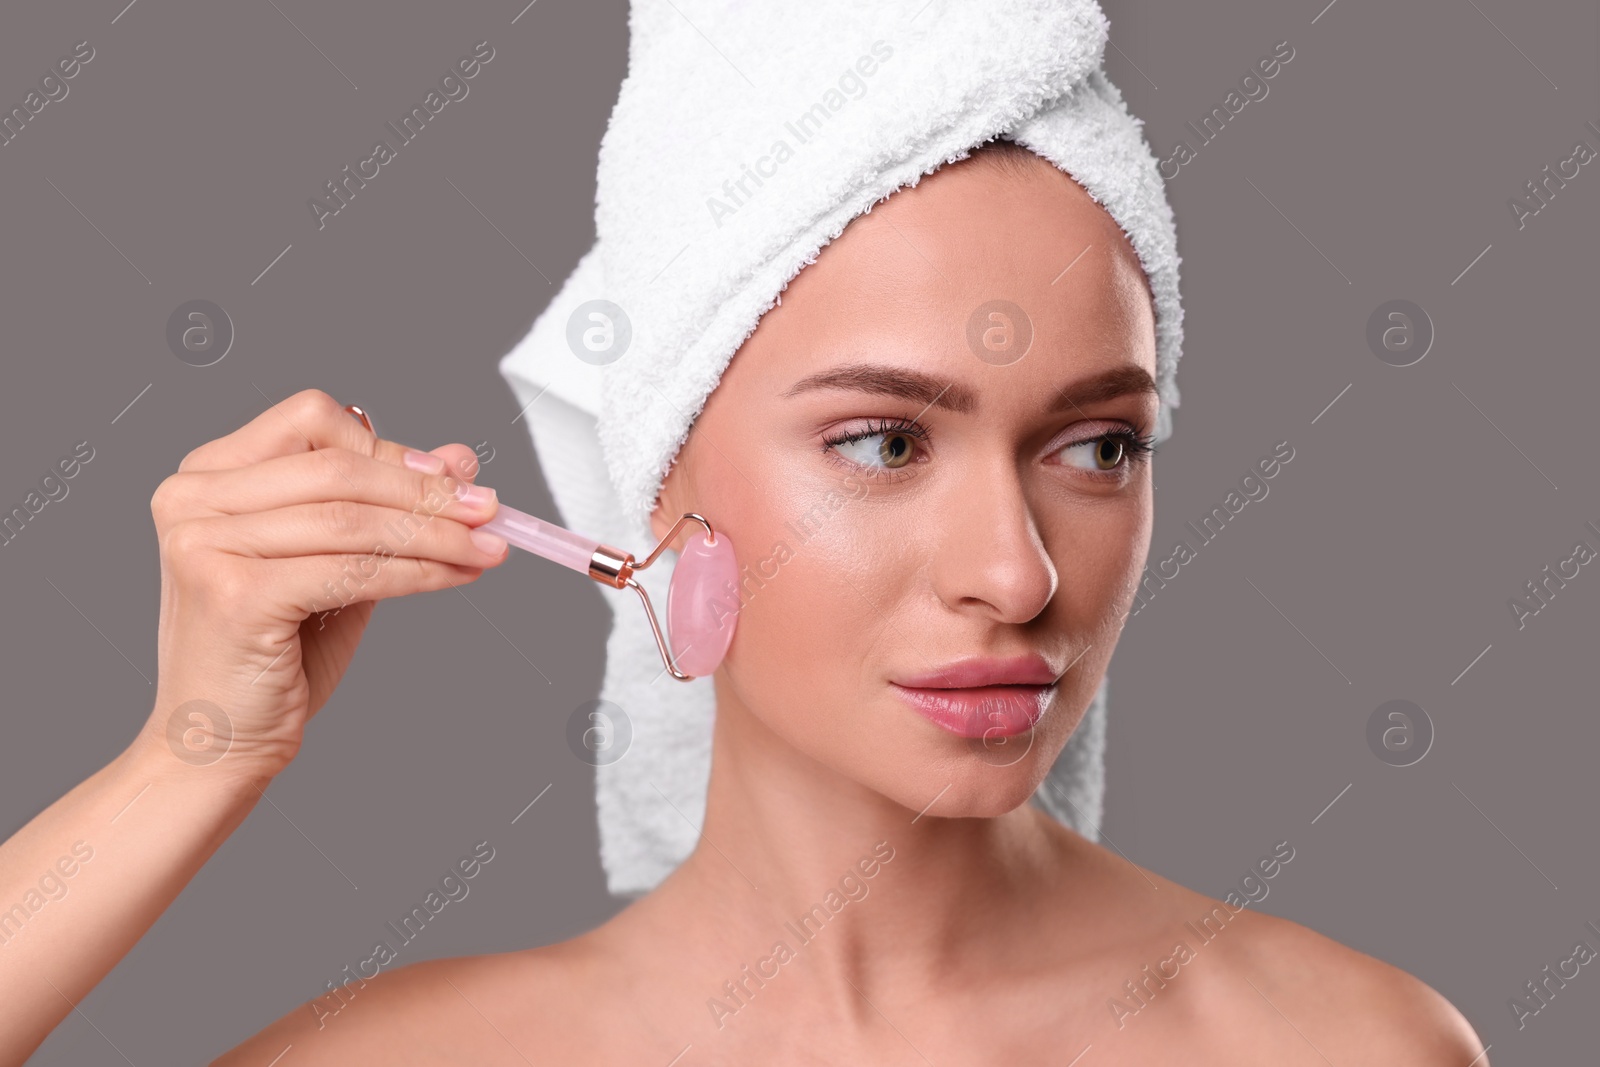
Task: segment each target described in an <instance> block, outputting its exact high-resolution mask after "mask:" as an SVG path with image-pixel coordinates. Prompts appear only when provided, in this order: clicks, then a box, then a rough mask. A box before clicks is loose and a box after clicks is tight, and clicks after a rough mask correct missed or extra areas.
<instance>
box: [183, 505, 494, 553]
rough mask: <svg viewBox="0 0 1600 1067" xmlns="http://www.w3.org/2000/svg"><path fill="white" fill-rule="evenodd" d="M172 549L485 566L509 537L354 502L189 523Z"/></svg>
mask: <svg viewBox="0 0 1600 1067" xmlns="http://www.w3.org/2000/svg"><path fill="white" fill-rule="evenodd" d="M166 547H167V549H168V550H169V552H173V553H175V554H179V555H181V554H183V553H195V554H196V555H204V554H206V553H226V554H227V555H232V556H243V557H247V558H252V559H288V558H294V557H300V556H323V555H346V554H348V555H355V556H370V557H372V558H373V560H374V561H375V563H374V564H373V565H372V566H371V567H368V568H367V569H369V570H370V569H373V567H380V566H383V565H385V564H386V563H387V562H388V561H389V560H392V559H394V558H397V557H398V558H404V559H425V560H435V561H438V562H441V563H454V564H457V565H460V566H466V567H486V566H492V565H493V564H495V563H498V562H499V561H500V560H501V559H503V558H504V557H505V553H506V542H505V539H504V538H501V537H498V536H496V535H494V534H491V533H488V532H486V531H483V530H477V529H474V528H472V527H471V526H468V525H465V524H463V523H460V522H457V521H456V520H455V519H452V518H449V517H447V516H445V515H442V514H429V513H427V512H425V511H422V512H417V511H406V510H403V509H400V508H390V507H383V506H380V505H376V504H360V503H357V502H355V501H353V500H327V501H319V502H315V503H302V504H291V505H288V506H287V507H280V508H274V509H272V510H270V511H260V512H252V513H250V514H247V515H213V516H208V517H202V518H197V519H190V520H187V521H185V522H183V523H180V524H179V525H178V526H176V527H174V528H173V530H172V533H171V535H169V537H168V539H167V545H166Z"/></svg>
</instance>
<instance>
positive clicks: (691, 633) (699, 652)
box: [667, 530, 739, 678]
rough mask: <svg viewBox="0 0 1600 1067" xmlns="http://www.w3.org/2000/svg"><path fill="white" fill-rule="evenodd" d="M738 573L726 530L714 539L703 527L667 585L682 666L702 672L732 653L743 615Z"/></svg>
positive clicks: (676, 656) (670, 628) (676, 659)
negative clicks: (735, 635) (740, 610)
mask: <svg viewBox="0 0 1600 1067" xmlns="http://www.w3.org/2000/svg"><path fill="white" fill-rule="evenodd" d="M738 576H739V568H738V563H737V562H736V561H735V560H734V556H733V543H732V542H731V541H729V540H728V535H727V534H726V533H718V534H717V541H716V544H712V543H711V542H710V541H709V540H708V539H707V536H706V533H705V531H704V530H701V531H699V532H698V533H696V534H694V535H692V536H691V537H690V538H689V541H688V543H687V544H685V545H684V547H683V551H682V552H680V553H679V554H678V562H677V564H676V565H675V566H674V567H673V570H672V582H671V584H670V585H668V587H667V640H668V641H669V642H671V645H672V659H673V663H674V664H675V665H676V666H677V668H678V670H680V671H682V672H683V673H685V674H689V675H693V676H694V677H696V678H699V677H701V676H703V675H707V674H710V673H712V672H713V671H715V670H716V669H717V665H718V664H720V663H721V662H722V657H723V656H725V655H727V652H728V645H729V643H731V642H732V641H733V627H734V624H735V623H736V622H738V620H739V599H738V588H739V586H738Z"/></svg>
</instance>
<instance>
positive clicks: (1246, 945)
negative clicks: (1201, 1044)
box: [1213, 902, 1489, 1067]
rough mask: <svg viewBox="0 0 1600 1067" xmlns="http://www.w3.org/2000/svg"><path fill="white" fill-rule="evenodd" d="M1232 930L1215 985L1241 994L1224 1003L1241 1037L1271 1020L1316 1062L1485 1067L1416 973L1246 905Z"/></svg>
mask: <svg viewBox="0 0 1600 1067" xmlns="http://www.w3.org/2000/svg"><path fill="white" fill-rule="evenodd" d="M1213 903H1217V905H1218V906H1219V907H1224V908H1226V907H1227V906H1226V905H1223V904H1221V903H1220V902H1213ZM1239 920H1243V921H1239ZM1231 925H1235V926H1236V928H1237V930H1238V932H1239V934H1240V935H1242V936H1240V937H1238V938H1237V939H1233V940H1232V941H1231V942H1230V944H1229V949H1228V951H1227V953H1226V954H1225V956H1224V959H1225V960H1226V961H1227V964H1226V966H1225V968H1224V970H1225V972H1226V973H1225V974H1224V975H1222V976H1220V977H1219V982H1220V983H1222V984H1227V985H1232V986H1234V987H1236V989H1237V990H1238V991H1240V995H1238V996H1229V997H1228V998H1227V1000H1228V1002H1229V1003H1231V1004H1232V1005H1234V1007H1233V1009H1231V1010H1230V1012H1229V1014H1230V1015H1232V1016H1233V1021H1234V1022H1235V1023H1236V1024H1237V1025H1239V1027H1240V1030H1241V1031H1243V1032H1248V1031H1249V1030H1250V1029H1252V1028H1253V1026H1255V1025H1262V1024H1264V1023H1270V1022H1271V1021H1272V1020H1273V1019H1274V1018H1276V1019H1277V1020H1279V1021H1280V1022H1281V1023H1282V1024H1287V1025H1291V1026H1293V1028H1294V1029H1295V1030H1297V1031H1299V1032H1300V1035H1301V1039H1302V1041H1303V1042H1304V1043H1305V1045H1306V1047H1307V1051H1308V1052H1314V1053H1317V1054H1320V1055H1316V1056H1313V1057H1312V1058H1313V1059H1315V1060H1317V1061H1318V1062H1320V1060H1321V1057H1326V1058H1327V1059H1331V1060H1332V1061H1333V1062H1335V1063H1342V1064H1344V1063H1347V1064H1390V1063H1405V1064H1412V1065H1416V1067H1435V1065H1437V1067H1489V1057H1488V1056H1487V1055H1485V1054H1484V1046H1483V1044H1482V1042H1481V1041H1479V1039H1478V1035H1477V1033H1476V1032H1475V1031H1474V1030H1473V1028H1472V1026H1471V1024H1470V1023H1468V1022H1467V1020H1466V1018H1465V1017H1464V1016H1463V1015H1462V1014H1461V1012H1460V1011H1459V1010H1458V1009H1457V1008H1456V1006H1455V1005H1454V1004H1452V1003H1450V1001H1449V1000H1447V999H1445V997H1444V996H1443V995H1441V994H1440V993H1439V992H1438V991H1437V990H1435V989H1434V988H1433V987H1432V986H1430V985H1428V984H1427V983H1425V982H1423V981H1422V980H1421V979H1419V978H1417V977H1415V976H1414V975H1412V974H1409V973H1407V972H1406V971H1403V970H1401V969H1400V968H1398V967H1395V966H1393V965H1392V964H1389V963H1385V962H1384V961H1382V960H1380V959H1377V958H1375V957H1373V956H1369V955H1367V954H1366V953H1363V952H1359V951H1357V950H1355V949H1352V948H1350V947H1349V946H1347V945H1343V944H1340V943H1339V942H1337V941H1335V940H1333V939H1332V938H1330V937H1326V936H1324V935H1323V934H1320V933H1318V932H1317V931H1315V930H1312V929H1310V928H1309V927H1306V926H1303V925H1301V924H1299V923H1296V922H1293V921H1291V920H1288V919H1281V918H1278V917H1276V916H1273V915H1268V914H1265V913H1263V912H1258V911H1254V910H1251V909H1245V910H1244V911H1241V912H1239V913H1238V915H1237V917H1236V919H1235V920H1234V923H1233V924H1231ZM1252 990H1253V991H1252Z"/></svg>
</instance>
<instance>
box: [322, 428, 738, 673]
mask: <svg viewBox="0 0 1600 1067" xmlns="http://www.w3.org/2000/svg"><path fill="white" fill-rule="evenodd" d="M344 410H345V411H347V412H349V413H350V414H351V415H354V416H355V417H356V418H357V419H359V420H361V425H363V426H365V427H366V428H367V432H368V433H370V434H372V435H373V436H374V437H376V436H378V431H377V430H375V429H374V428H373V426H372V416H371V415H370V414H369V413H368V412H367V411H366V410H364V409H363V408H361V407H359V406H357V405H355V404H346V405H344ZM690 522H698V523H699V524H700V525H701V526H704V527H705V528H706V532H705V534H704V536H702V537H698V538H691V539H690V541H689V543H688V544H687V545H686V546H684V549H683V551H682V552H680V553H679V554H678V565H677V566H676V567H675V568H673V571H672V581H671V582H670V583H668V585H667V634H668V636H669V637H670V638H671V640H672V647H673V649H676V650H677V654H676V655H673V654H672V653H670V652H669V651H668V650H667V642H666V640H664V639H663V638H662V636H661V625H660V623H658V622H657V621H656V612H655V609H654V608H653V607H652V606H651V604H650V594H649V593H647V592H645V591H644V586H642V585H640V584H639V583H638V582H637V581H636V580H634V577H633V575H634V573H635V572H637V571H642V570H644V569H645V568H646V567H648V566H650V564H652V563H654V562H655V561H656V559H657V558H658V557H659V556H660V555H661V553H663V552H665V551H666V550H667V548H668V547H669V546H670V545H671V544H672V541H673V539H674V538H676V537H677V536H678V531H679V530H681V529H683V527H684V524H685V523H690ZM478 529H480V530H488V531H489V532H490V533H494V534H499V535H500V536H501V537H504V538H505V539H506V541H507V542H508V543H509V544H513V545H516V546H517V547H518V548H520V549H523V550H525V551H528V552H532V553H533V554H534V555H536V556H543V557H544V558H545V559H549V560H554V561H555V562H557V563H559V564H561V565H562V566H563V567H571V568H572V569H573V570H575V571H578V572H579V573H580V574H587V575H588V576H589V577H591V578H593V579H594V580H595V581H597V582H599V583H601V584H602V585H609V586H610V587H611V588H613V589H621V588H622V587H623V586H629V587H631V588H632V589H633V591H634V592H635V593H638V594H639V599H640V600H642V601H644V612H645V615H646V616H648V617H649V619H650V632H651V633H652V634H654V635H655V639H656V648H657V649H658V650H659V651H660V653H661V662H662V663H664V664H666V668H667V672H668V673H669V674H671V675H672V676H673V677H674V678H676V679H678V681H680V682H688V681H692V680H693V679H695V678H698V677H700V676H702V675H706V674H710V673H711V672H712V671H714V670H716V669H717V664H719V663H721V662H722V657H723V656H725V655H727V652H728V644H729V643H730V642H731V641H732V640H733V626H734V623H736V622H737V621H738V617H739V600H738V592H737V590H738V584H737V579H738V573H739V572H738V564H737V563H736V562H735V561H734V558H733V545H732V544H731V543H730V542H729V541H728V535H727V534H722V535H721V536H718V534H717V532H716V531H715V530H713V529H712V528H711V523H710V522H708V521H707V520H706V519H705V518H704V517H703V516H700V515H696V514H695V513H694V512H692V511H691V512H689V513H687V514H685V515H684V516H683V517H682V518H680V519H679V520H678V521H677V522H675V523H673V524H672V529H670V530H668V531H667V536H665V537H663V538H662V539H661V543H660V544H658V545H656V547H655V548H653V549H651V551H650V554H649V555H648V556H646V557H645V558H644V562H643V563H637V562H635V561H634V558H633V554H632V553H631V552H622V551H619V550H617V549H615V548H612V547H611V546H610V545H602V544H601V543H600V542H598V541H594V540H591V539H590V538H587V537H583V536H581V535H579V534H575V533H573V532H572V531H571V530H565V529H562V528H561V527H560V526H557V525H556V524H555V523H553V522H545V521H544V520H543V519H540V518H537V517H535V516H533V515H529V514H528V513H527V512H525V511H518V510H517V509H516V508H508V507H506V506H505V505H504V504H501V505H500V507H499V508H498V510H496V511H495V514H494V518H492V519H490V520H489V521H488V522H486V523H483V524H482V525H481V526H479V527H478ZM680 668H681V669H680Z"/></svg>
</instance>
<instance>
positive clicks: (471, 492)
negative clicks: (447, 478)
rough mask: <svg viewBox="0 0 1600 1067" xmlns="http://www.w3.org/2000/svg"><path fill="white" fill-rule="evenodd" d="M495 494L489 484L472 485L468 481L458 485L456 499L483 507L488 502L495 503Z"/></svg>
mask: <svg viewBox="0 0 1600 1067" xmlns="http://www.w3.org/2000/svg"><path fill="white" fill-rule="evenodd" d="M494 495H495V494H494V490H493V489H491V488H489V487H488V486H487V485H472V484H470V483H468V482H462V483H461V484H460V485H458V486H456V499H458V500H460V501H461V502H462V503H464V504H471V505H473V506H474V507H483V506H484V505H486V504H491V503H493V502H494Z"/></svg>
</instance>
